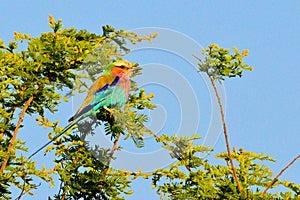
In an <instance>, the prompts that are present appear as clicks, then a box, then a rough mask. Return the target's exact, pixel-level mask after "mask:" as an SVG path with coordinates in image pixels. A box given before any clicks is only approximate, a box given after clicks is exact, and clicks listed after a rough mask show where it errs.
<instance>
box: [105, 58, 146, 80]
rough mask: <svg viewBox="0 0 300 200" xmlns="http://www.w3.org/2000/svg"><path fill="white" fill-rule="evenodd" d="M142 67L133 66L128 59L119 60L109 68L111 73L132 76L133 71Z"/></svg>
mask: <svg viewBox="0 0 300 200" xmlns="http://www.w3.org/2000/svg"><path fill="white" fill-rule="evenodd" d="M139 69H141V68H140V67H133V66H132V64H131V63H130V62H129V61H127V60H117V61H115V62H113V63H112V64H111V66H110V67H109V68H108V70H110V73H111V74H112V75H114V76H120V77H123V76H130V74H131V72H132V71H135V70H139Z"/></svg>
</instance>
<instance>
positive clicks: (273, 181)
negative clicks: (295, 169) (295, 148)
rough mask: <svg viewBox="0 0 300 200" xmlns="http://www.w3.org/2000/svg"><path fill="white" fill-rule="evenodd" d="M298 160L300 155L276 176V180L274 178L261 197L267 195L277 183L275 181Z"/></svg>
mask: <svg viewBox="0 0 300 200" xmlns="http://www.w3.org/2000/svg"><path fill="white" fill-rule="evenodd" d="M298 158H300V154H299V155H298V156H296V157H295V158H294V159H293V160H292V161H291V162H289V164H287V165H286V166H285V167H284V168H283V169H282V170H281V171H280V172H279V173H278V174H277V176H275V178H273V180H272V181H271V182H270V183H269V185H268V186H267V188H266V189H265V190H264V191H263V193H262V194H261V196H264V195H265V194H266V192H267V191H268V190H269V189H270V188H271V186H272V185H273V184H274V183H275V181H276V180H277V179H278V178H279V176H281V175H282V174H283V172H284V171H285V170H287V169H288V168H289V167H290V166H291V165H292V164H293V163H294V162H295V161H296V160H297V159H298Z"/></svg>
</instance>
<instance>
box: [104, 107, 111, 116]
mask: <svg viewBox="0 0 300 200" xmlns="http://www.w3.org/2000/svg"><path fill="white" fill-rule="evenodd" d="M103 108H104V109H105V110H107V111H108V112H109V113H110V117H112V115H113V111H112V109H110V108H108V107H106V106H103Z"/></svg>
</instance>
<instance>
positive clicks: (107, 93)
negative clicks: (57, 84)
mask: <svg viewBox="0 0 300 200" xmlns="http://www.w3.org/2000/svg"><path fill="white" fill-rule="evenodd" d="M138 69H141V68H139V67H133V66H132V64H131V63H130V62H129V61H126V60H117V61H116V62H113V63H112V64H110V65H109V66H108V68H107V69H106V70H105V71H104V73H103V74H102V75H101V76H100V77H99V78H98V79H97V80H95V82H94V83H93V85H92V86H91V87H90V89H89V91H88V94H87V97H86V98H85V100H84V101H83V103H82V105H81V107H80V108H79V110H78V111H77V112H76V113H75V115H74V116H73V117H71V118H70V119H69V122H70V123H69V124H68V125H67V126H66V127H65V128H64V129H63V130H62V131H61V132H60V133H59V134H57V135H56V136H55V137H54V138H53V139H52V140H51V141H49V142H48V143H47V144H45V145H44V146H42V147H41V148H39V149H38V150H37V151H35V152H34V153H33V154H31V155H30V156H29V158H31V157H32V156H34V155H35V154H36V153H38V152H39V151H40V150H42V149H43V148H45V147H46V146H48V145H49V144H50V143H51V142H53V141H54V140H55V139H56V138H58V137H60V136H61V135H62V134H64V133H65V132H67V131H68V130H69V129H70V128H71V127H73V126H74V125H75V124H76V123H77V122H79V121H80V120H82V119H85V118H87V117H89V116H93V115H96V114H97V112H98V111H99V109H100V108H102V107H104V108H107V106H114V105H117V104H119V105H121V106H122V105H124V104H125V103H126V102H127V100H128V95H129V90H130V79H129V78H130V75H131V73H132V72H133V71H135V70H138Z"/></svg>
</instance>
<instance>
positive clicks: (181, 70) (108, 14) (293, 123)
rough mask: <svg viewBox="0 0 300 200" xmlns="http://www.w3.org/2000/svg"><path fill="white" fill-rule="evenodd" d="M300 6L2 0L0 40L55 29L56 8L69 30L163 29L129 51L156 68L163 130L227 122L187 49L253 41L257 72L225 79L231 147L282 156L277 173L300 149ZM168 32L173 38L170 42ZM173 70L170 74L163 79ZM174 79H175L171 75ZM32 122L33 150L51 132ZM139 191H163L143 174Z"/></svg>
mask: <svg viewBox="0 0 300 200" xmlns="http://www.w3.org/2000/svg"><path fill="white" fill-rule="evenodd" d="M299 13H300V2H299V1H296V0H295V1H280V2H279V1H258V0H256V1H247V2H246V1H196V0H194V1H186V2H183V1H172V2H171V1H159V0H154V1H144V0H141V1H130V0H128V1H120V0H114V1H106V2H104V1H96V0H90V1H78V0H72V1H71V0H66V1H38V0H31V1H28V0H24V1H16V0H12V1H2V2H1V15H0V23H1V26H0V38H2V39H3V40H4V41H5V42H8V41H10V40H11V39H12V37H13V32H14V31H18V32H24V33H30V34H31V35H32V36H38V35H40V33H41V32H46V31H49V30H50V29H49V27H48V26H47V24H48V15H49V14H52V15H53V16H54V17H55V18H56V19H58V18H60V19H62V20H63V24H64V27H71V26H74V27H76V28H77V29H87V30H88V31H90V32H96V33H99V34H101V26H102V25H105V24H110V25H112V26H114V27H116V28H118V29H125V30H133V29H141V28H142V30H154V31H155V30H160V31H161V32H162V34H161V38H162V39H159V38H158V39H157V40H154V41H153V42H154V44H153V45H154V47H155V48H154V49H152V50H148V49H147V48H146V47H145V48H142V47H141V50H138V51H135V52H133V53H132V54H131V55H130V56H127V58H128V59H130V60H132V61H134V62H138V63H140V64H141V65H142V66H144V69H148V71H147V70H144V73H143V75H142V76H144V77H146V78H144V79H143V77H139V81H141V82H142V83H143V84H144V85H145V88H146V89H148V90H149V92H151V90H154V92H155V93H156V98H155V99H154V100H155V101H156V103H158V104H159V105H160V106H159V109H158V111H156V112H153V113H152V124H151V123H150V125H152V126H153V128H156V129H157V130H160V129H162V130H161V131H163V132H164V133H171V134H173V133H176V132H177V130H179V129H180V127H185V126H186V125H191V124H190V123H194V121H197V124H196V125H199V127H198V128H196V129H195V132H198V133H200V134H201V135H203V136H205V134H206V133H207V130H208V129H209V127H211V125H214V123H216V124H217V123H218V122H216V121H214V120H213V121H212V120H211V118H212V115H213V111H211V110H210V109H211V108H212V107H213V103H212V102H213V99H211V96H210V95H209V91H210V90H209V87H206V84H205V80H204V79H203V78H202V77H201V76H198V75H195V74H196V72H195V70H194V68H193V65H192V64H191V63H190V62H192V61H190V59H191V56H190V55H187V54H185V53H186V52H190V51H191V54H192V53H194V54H199V52H200V51H201V49H199V50H198V51H196V52H193V50H194V49H197V48H196V47H197V45H198V46H199V47H200V46H203V47H206V46H207V45H208V44H210V43H218V44H219V45H220V46H222V47H230V48H231V47H232V46H237V47H238V48H239V49H245V48H248V49H249V56H248V57H247V58H246V62H247V63H248V64H250V65H252V66H253V67H254V71H253V72H246V73H245V75H244V77H243V78H242V79H239V78H236V79H232V80H226V81H225V83H224V88H225V92H224V100H225V99H226V120H227V123H228V131H229V134H230V142H231V146H236V147H237V148H239V147H243V148H244V149H245V150H247V151H255V152H264V153H266V154H269V155H272V156H273V157H274V158H275V159H276V160H277V162H276V163H275V164H270V165H269V166H271V168H272V170H273V171H274V173H275V174H277V173H278V172H279V170H280V169H281V168H282V167H283V166H285V165H286V164H287V163H288V162H289V161H290V160H291V159H292V158H293V157H294V156H295V155H297V154H299V152H300V145H299V133H300V128H299V124H300V123H299V122H300V81H299V73H300V66H299V52H300V45H299V44H300V37H299V32H300V14H299ZM145 27H152V28H145ZM153 27H156V28H153ZM164 31H165V33H170V35H171V36H172V37H171V36H170V37H169V38H166V39H164ZM159 37H160V36H159ZM185 40H186V42H183V41H185ZM164 42H167V44H165V43H164ZM155 45H156V46H155ZM146 46H148V45H146ZM185 49H186V51H182V50H185ZM153 63H155V64H153ZM147 66H148V68H147ZM157 66H160V67H161V68H160V69H165V70H166V71H165V72H161V71H160V72H159V76H158V75H157V74H155V73H153V71H155V67H157ZM151 70H152V71H151ZM147 73H148V74H147ZM151 73H152V74H151ZM168 75H169V77H167V76H168ZM164 76H166V77H167V78H166V79H160V77H161V78H163V77H164ZM151 78H153V79H151ZM145 79H147V81H146V80H145ZM151 80H152V82H151ZM165 80H169V81H166V82H163V81H165ZM171 80H172V81H171ZM186 84H187V85H188V86H187V85H186ZM191 88H192V89H191ZM185 89H191V91H188V92H190V93H188V94H189V95H191V94H195V95H194V96H193V98H195V101H194V100H193V99H192V100H190V102H189V103H191V102H192V103H191V105H194V103H195V102H198V103H199V104H198V107H197V108H196V109H194V110H193V109H191V107H185V106H186V104H185V102H186V99H185V95H183V94H182V91H186V90H185ZM148 90H147V91H148ZM188 97H190V96H188ZM225 97H226V98H225ZM70 104H71V103H69V104H63V106H64V108H66V109H64V112H60V113H59V115H58V116H55V118H59V119H60V122H61V123H62V125H63V124H66V123H67V120H66V119H68V117H69V116H71V115H72V113H73V112H74V111H73V110H72V105H70ZM185 108H186V109H185ZM74 110H76V107H75V108H74ZM189 112H190V113H189ZM178 113H180V114H179V115H178ZM197 114H199V115H197ZM155 116H157V117H162V116H163V118H162V120H163V121H164V123H163V124H156V123H158V122H157V120H156V122H155ZM189 116H190V117H189ZM195 116H196V117H195ZM199 116H200V117H199ZM195 118H196V119H195ZM198 120H199V123H198ZM26 121H27V122H29V123H30V122H31V121H32V122H34V118H30V117H28V116H27V118H26ZM158 121H159V120H158ZM154 122H155V123H154ZM177 122H178V123H177ZM33 124H34V123H32V127H27V128H25V129H24V130H23V131H21V132H20V136H21V137H22V138H24V139H25V140H26V141H27V142H28V145H29V147H30V151H34V150H35V149H36V148H38V147H39V146H40V145H41V144H42V143H44V142H46V141H47V132H46V131H45V130H43V129H41V128H40V127H35V126H34V125H33ZM156 126H157V127H156ZM191 134H192V133H191ZM146 144H147V142H146ZM149 144H150V147H149V146H148V147H147V148H148V150H149V149H150V150H149V152H152V151H153V150H157V149H155V148H157V146H156V147H155V148H152V149H151V144H152V143H150V142H149ZM153 145H155V144H153ZM214 148H215V150H216V152H220V151H225V150H226V149H225V144H224V138H223V135H221V137H220V139H219V140H216V145H215V146H214ZM128 151H129V152H130V151H131V150H130V149H129V150H128ZM149 152H148V153H149ZM36 159H37V160H38V161H39V163H47V162H49V157H48V158H45V157H43V156H42V154H39V155H38V156H37V157H36ZM50 160H51V158H50ZM124 162H126V161H124ZM137 165H138V164H137ZM162 165H163V164H162ZM299 167H300V161H298V162H297V163H295V164H294V165H293V166H292V167H291V168H290V169H289V170H288V171H287V172H285V173H284V175H283V176H282V178H286V179H288V180H290V181H294V182H296V183H298V184H300V172H299ZM133 189H134V192H135V194H134V195H132V196H131V197H130V198H128V199H141V198H143V199H158V198H159V197H158V196H157V195H156V194H155V192H154V191H153V190H151V183H150V182H145V181H138V182H136V183H135V184H133ZM53 192H56V191H53V190H51V189H49V188H48V185H47V184H44V183H43V184H42V186H41V188H40V189H39V190H38V191H36V196H34V197H33V198H31V197H28V196H26V198H24V199H45V198H46V197H47V195H46V194H51V193H53Z"/></svg>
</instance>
